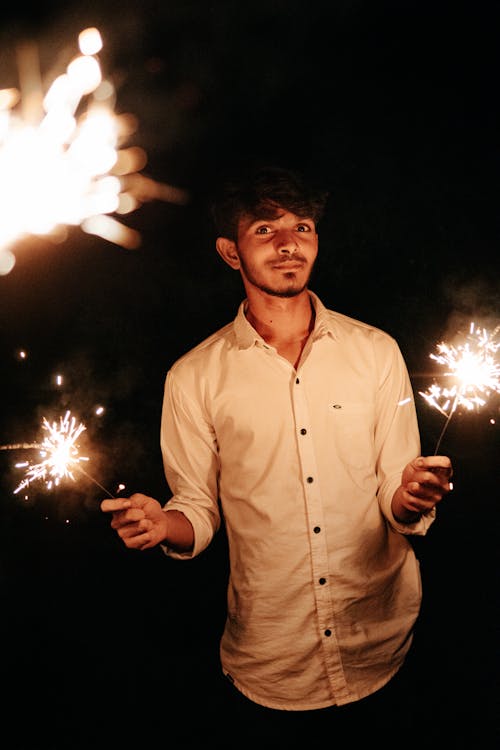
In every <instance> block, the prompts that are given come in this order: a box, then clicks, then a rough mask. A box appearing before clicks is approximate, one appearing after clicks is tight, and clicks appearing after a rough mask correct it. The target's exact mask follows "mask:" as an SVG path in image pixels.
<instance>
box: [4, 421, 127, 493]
mask: <svg viewBox="0 0 500 750" xmlns="http://www.w3.org/2000/svg"><path fill="white" fill-rule="evenodd" d="M42 429H43V430H45V431H46V432H47V433H48V435H45V437H44V438H43V440H42V441H41V442H39V443H11V444H10V445H2V446H0V450H25V449H38V450H39V451H40V457H41V458H42V460H41V461H39V462H38V463H33V462H30V461H25V462H21V463H17V464H16V468H24V469H25V477H24V479H23V480H22V481H21V482H20V484H19V485H18V486H17V487H16V489H15V490H14V494H17V493H18V492H20V491H21V490H22V489H24V488H25V487H28V486H29V485H30V484H31V483H32V482H34V481H37V480H41V481H43V482H45V485H46V487H47V489H52V488H53V487H54V486H57V485H58V484H59V482H60V481H61V480H62V479H71V480H73V481H75V475H74V471H79V472H80V473H82V474H84V475H85V476H86V477H88V478H89V479H90V480H91V481H92V482H94V484H96V485H97V486H98V487H100V489H102V490H103V491H104V492H106V494H107V495H109V497H114V495H112V494H111V492H109V490H107V489H106V488H105V487H103V486H102V485H101V484H99V482H98V481H97V480H96V479H94V477H92V476H91V475H90V474H88V473H87V472H86V471H85V469H83V468H82V466H81V464H82V462H86V461H88V460H89V458H88V456H82V455H81V454H80V452H79V449H78V443H77V440H78V438H79V436H80V435H81V434H82V432H83V431H84V430H86V427H85V425H84V424H83V422H79V423H77V420H76V418H75V417H74V416H72V415H71V412H70V411H67V412H66V413H65V415H64V417H59V421H58V422H57V421H53V422H49V421H48V420H47V419H46V418H45V417H44V418H43V420H42Z"/></svg>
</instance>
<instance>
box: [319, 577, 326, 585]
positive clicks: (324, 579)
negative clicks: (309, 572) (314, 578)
mask: <svg viewBox="0 0 500 750" xmlns="http://www.w3.org/2000/svg"><path fill="white" fill-rule="evenodd" d="M319 582H320V584H321V585H322V586H324V585H325V583H326V578H320V579H319Z"/></svg>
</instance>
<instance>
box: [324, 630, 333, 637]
mask: <svg viewBox="0 0 500 750" xmlns="http://www.w3.org/2000/svg"><path fill="white" fill-rule="evenodd" d="M331 634H332V631H331V630H330V629H329V628H327V629H326V630H325V635H326V636H327V638H329V637H330V636H331Z"/></svg>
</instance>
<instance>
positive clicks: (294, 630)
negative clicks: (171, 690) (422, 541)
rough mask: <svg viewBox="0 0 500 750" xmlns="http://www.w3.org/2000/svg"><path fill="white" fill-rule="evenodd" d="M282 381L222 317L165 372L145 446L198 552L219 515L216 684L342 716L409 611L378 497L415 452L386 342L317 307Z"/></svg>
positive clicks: (402, 646)
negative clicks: (223, 607) (157, 424)
mask: <svg viewBox="0 0 500 750" xmlns="http://www.w3.org/2000/svg"><path fill="white" fill-rule="evenodd" d="M310 294H311V299H312V302H313V304H314V307H315V310H316V321H315V326H314V329H313V331H312V333H311V335H310V337H309V340H308V342H307V344H306V347H305V349H304V351H303V354H302V358H301V361H300V365H299V367H298V370H295V369H294V367H293V366H292V365H291V364H290V362H288V361H287V360H286V359H284V358H283V357H281V356H279V355H278V354H277V352H276V351H275V350H274V349H273V348H272V347H271V346H269V345H268V344H266V342H265V341H264V340H263V339H262V338H261V337H260V336H259V335H258V334H257V332H256V331H255V330H254V329H253V328H252V326H251V325H250V324H249V323H248V321H247V320H246V318H245V314H244V309H245V303H244V302H242V304H241V306H240V308H239V310H238V314H237V316H236V318H235V320H234V321H233V322H232V323H230V324H229V325H227V326H225V327H224V328H222V329H221V330H219V331H218V332H216V333H215V334H213V335H212V336H210V337H209V338H207V339H206V340H205V341H203V342H202V343H201V344H199V345H198V346H196V347H195V348H194V349H193V350H191V351H190V352H188V353H187V354H185V355H184V356H182V357H181V358H180V359H179V360H178V361H177V362H176V363H175V364H174V365H173V366H172V368H171V369H170V370H169V372H168V373H167V377H166V381H165V397H164V404H163V414H162V424H161V448H162V454H163V458H164V467H165V474H166V479H167V482H168V484H169V487H170V490H171V492H172V493H173V496H172V498H171V499H170V500H169V501H168V502H167V504H166V505H165V511H168V510H169V509H174V508H175V509H178V510H180V511H182V512H183V513H184V514H185V515H186V516H187V518H188V519H189V520H190V522H191V523H192V525H193V529H194V535H195V543H194V550H193V552H192V553H191V554H178V553H176V552H174V551H173V550H171V549H168V548H166V547H164V550H165V552H166V554H168V555H170V556H172V557H176V558H186V557H191V556H194V555H198V554H199V553H200V552H201V551H202V550H203V549H205V548H206V547H207V545H208V544H209V543H210V541H211V539H212V537H213V535H214V534H215V532H216V531H217V529H218V528H219V525H220V512H221V511H222V513H223V514H224V519H225V525H226V530H227V537H228V543H229V555H230V578H229V585H228V592H227V620H226V625H225V629H224V633H223V635H222V639H221V644H220V656H221V663H222V668H223V670H224V672H225V673H226V674H227V675H228V676H229V678H230V679H231V680H232V681H233V682H234V684H235V685H236V687H237V688H238V689H239V690H240V691H241V692H242V693H244V694H245V695H247V696H248V697H249V698H250V699H251V700H253V701H255V702H256V703H260V704H262V705H264V706H269V707H272V708H278V709H291V710H304V709H316V708H323V707H326V706H330V705H333V704H339V705H341V704H345V703H349V702H351V701H354V700H357V699H359V698H362V697H364V696H366V695H369V694H370V693H372V692H374V691H375V690H377V689H378V688H380V687H382V686H383V685H384V684H385V683H386V682H387V681H388V680H389V679H390V677H391V676H392V675H393V674H394V673H395V672H396V671H397V670H398V668H399V667H400V666H401V664H402V662H403V660H404V657H405V654H406V652H407V650H408V648H409V647H410V643H411V638H412V635H411V634H412V627H413V625H414V622H415V620H416V618H417V615H418V612H419V608H420V602H421V579H420V571H419V564H418V560H417V558H416V556H415V554H414V551H413V548H412V545H411V544H410V543H409V541H408V538H407V535H408V534H420V535H423V534H425V533H426V531H427V529H428V527H429V525H430V524H431V523H432V522H433V520H434V516H435V512H434V511H433V512H432V513H430V514H429V515H427V516H424V517H422V518H421V520H420V521H418V522H417V523H415V524H413V525H402V524H399V523H398V522H397V521H396V520H395V518H394V517H393V515H392V513H391V499H392V496H393V493H394V491H395V490H396V488H397V487H398V486H399V484H400V481H401V472H402V469H403V468H404V466H405V465H406V464H407V463H408V462H409V461H411V460H412V459H413V458H415V457H416V456H418V455H419V452H420V441H419V432H418V425H417V417H416V410H415V404H414V399H413V392H412V387H411V384H410V380H409V376H408V372H407V368H406V365H405V363H404V361H403V358H402V355H401V352H400V349H399V347H398V345H397V343H396V342H395V340H394V339H393V338H392V337H391V336H389V335H388V334H387V333H385V332H383V331H381V330H379V329H377V328H374V327H373V326H370V325H367V324H365V323H362V322H359V321H357V320H354V319H352V318H349V317H346V316H345V315H342V314H339V313H337V312H333V311H331V310H327V309H326V308H325V307H324V306H323V304H322V303H321V302H320V300H319V299H318V297H317V296H316V295H314V294H313V293H310Z"/></svg>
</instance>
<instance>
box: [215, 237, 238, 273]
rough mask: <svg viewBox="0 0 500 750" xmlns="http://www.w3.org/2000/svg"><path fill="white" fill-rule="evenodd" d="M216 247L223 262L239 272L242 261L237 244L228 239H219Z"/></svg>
mask: <svg viewBox="0 0 500 750" xmlns="http://www.w3.org/2000/svg"><path fill="white" fill-rule="evenodd" d="M215 247H216V248H217V252H218V253H219V255H220V257H221V258H222V260H224V261H225V262H226V263H227V264H228V266H231V268H233V269H234V270H235V271H237V270H238V269H239V267H240V259H239V256H238V250H237V249H236V242H233V240H229V239H228V238H227V237H217V240H216V242H215Z"/></svg>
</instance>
